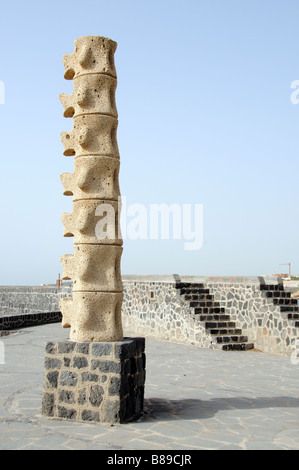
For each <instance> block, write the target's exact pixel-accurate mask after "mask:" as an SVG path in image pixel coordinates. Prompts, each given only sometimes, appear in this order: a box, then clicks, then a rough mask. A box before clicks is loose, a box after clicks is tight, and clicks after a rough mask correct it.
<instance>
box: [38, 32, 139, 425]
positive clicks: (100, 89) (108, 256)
mask: <svg viewBox="0 0 299 470" xmlns="http://www.w3.org/2000/svg"><path fill="white" fill-rule="evenodd" d="M115 49H116V43H115V42H114V41H112V40H111V39H108V38H103V37H98V36H87V37H83V38H79V39H77V40H76V41H75V51H74V52H73V54H71V55H65V56H64V58H63V61H64V66H65V74H64V76H65V78H66V79H67V80H73V83H74V91H73V93H72V94H71V95H65V94H62V95H60V100H61V102H62V104H63V108H64V111H63V114H64V116H65V117H68V118H73V130H72V131H71V132H63V133H62V142H63V146H64V150H63V153H64V155H65V156H73V157H74V172H73V173H63V174H62V175H61V181H62V183H63V193H64V194H65V195H66V196H73V210H72V213H70V214H63V216H62V221H63V223H64V236H65V237H74V254H73V255H64V256H62V258H61V262H62V265H63V275H62V278H63V279H72V281H73V297H72V298H65V299H63V300H62V301H61V302H60V309H61V312H62V316H63V320H62V325H63V327H65V328H69V327H70V329H71V330H70V340H65V341H58V342H55V341H54V342H49V343H48V344H47V346H46V357H45V379H44V392H43V403H42V414H43V415H44V416H47V417H51V418H60V419H62V418H64V419H71V420H78V421H92V422H109V423H115V422H120V423H121V422H124V421H126V420H130V419H132V418H134V417H136V416H140V413H141V412H142V410H143V397H144V383H145V354H144V348H145V341H144V338H123V330H122V322H121V307H122V300H123V285H122V279H121V273H120V261H121V254H122V238H121V235H120V230H119V215H120V214H119V209H118V202H119V197H120V191H119V182H118V175H119V165H120V163H119V152H118V146H117V140H116V131H117V124H118V120H117V109H116V105H115V89H116V71H115V66H114V52H115Z"/></svg>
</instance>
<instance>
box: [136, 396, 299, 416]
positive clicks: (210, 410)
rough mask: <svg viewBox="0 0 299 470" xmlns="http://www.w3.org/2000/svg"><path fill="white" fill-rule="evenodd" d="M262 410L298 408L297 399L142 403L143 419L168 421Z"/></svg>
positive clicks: (154, 399)
mask: <svg viewBox="0 0 299 470" xmlns="http://www.w3.org/2000/svg"><path fill="white" fill-rule="evenodd" d="M262 408H298V409H299V398H294V397H287V396H278V397H257V398H248V397H230V398H212V399H211V400H199V399H197V398H188V399H183V400H167V399H164V398H147V399H145V401H144V416H143V419H145V420H146V419H150V420H153V419H155V420H159V421H163V420H164V421H169V420H178V419H184V420H185V419H208V418H212V417H214V416H215V415H216V414H217V413H218V412H219V411H225V410H230V411H231V410H236V411H237V410H254V409H262Z"/></svg>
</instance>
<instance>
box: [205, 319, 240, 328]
mask: <svg viewBox="0 0 299 470" xmlns="http://www.w3.org/2000/svg"><path fill="white" fill-rule="evenodd" d="M206 328H209V329H210V328H212V329H219V328H236V323H235V322H233V321H223V322H222V321H217V322H213V321H211V322H209V321H207V322H206Z"/></svg>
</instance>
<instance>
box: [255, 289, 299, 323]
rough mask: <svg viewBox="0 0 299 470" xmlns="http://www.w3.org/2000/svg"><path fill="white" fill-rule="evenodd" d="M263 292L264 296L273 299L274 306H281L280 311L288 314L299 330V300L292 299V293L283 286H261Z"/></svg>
mask: <svg viewBox="0 0 299 470" xmlns="http://www.w3.org/2000/svg"><path fill="white" fill-rule="evenodd" d="M260 289H261V291H263V293H264V295H265V296H266V297H268V298H270V299H272V301H273V304H274V305H279V306H280V311H281V312H282V313H285V314H287V318H288V319H289V320H290V321H294V322H295V327H296V328H299V306H298V301H297V299H291V293H290V292H286V291H285V290H284V286H283V285H282V284H277V285H276V284H261V287H260Z"/></svg>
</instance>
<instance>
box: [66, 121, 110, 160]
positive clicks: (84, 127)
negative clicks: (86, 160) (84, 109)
mask: <svg viewBox="0 0 299 470" xmlns="http://www.w3.org/2000/svg"><path fill="white" fill-rule="evenodd" d="M116 132H117V120H116V119H115V118H113V117H111V116H102V115H98V114H86V115H83V116H78V117H77V118H75V119H74V124H73V130H72V131H71V132H62V133H61V141H62V143H63V146H64V150H63V154H64V155H65V156H66V157H71V156H75V157H81V156H87V155H88V156H92V155H98V156H108V157H114V158H119V152H118V145H117V138H116Z"/></svg>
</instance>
